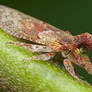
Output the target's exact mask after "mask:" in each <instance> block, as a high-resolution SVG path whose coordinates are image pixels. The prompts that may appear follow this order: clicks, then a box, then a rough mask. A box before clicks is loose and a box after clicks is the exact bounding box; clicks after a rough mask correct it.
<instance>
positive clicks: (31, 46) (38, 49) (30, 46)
mask: <svg viewBox="0 0 92 92" xmlns="http://www.w3.org/2000/svg"><path fill="white" fill-rule="evenodd" d="M7 44H13V45H16V46H19V47H23V48H25V49H27V50H28V51H30V52H53V50H52V49H51V48H50V47H48V46H44V45H36V44H28V43H23V42H7Z"/></svg>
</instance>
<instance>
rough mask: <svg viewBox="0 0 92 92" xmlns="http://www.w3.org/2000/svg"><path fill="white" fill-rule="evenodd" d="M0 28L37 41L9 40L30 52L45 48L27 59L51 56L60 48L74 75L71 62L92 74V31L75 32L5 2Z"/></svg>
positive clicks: (1, 11) (10, 33) (65, 63)
mask: <svg viewBox="0 0 92 92" xmlns="http://www.w3.org/2000/svg"><path fill="white" fill-rule="evenodd" d="M0 28H1V29H3V30H4V31H5V32H7V33H8V34H9V35H12V36H13V37H16V38H20V39H25V40H28V41H31V42H34V43H36V44H29V43H23V42H16V43H15V42H8V43H9V44H14V45H17V46H20V47H24V48H26V49H28V50H29V51H31V52H44V53H43V54H40V55H39V56H33V57H30V58H26V59H25V60H30V59H36V60H37V59H42V60H48V59H50V58H51V57H53V56H54V55H55V52H59V53H61V55H62V57H63V58H64V60H63V63H64V65H65V67H66V69H67V70H68V72H69V73H70V74H71V75H72V76H73V77H75V78H77V79H79V78H78V76H77V75H76V74H75V72H74V68H73V66H72V63H74V64H77V65H79V66H80V67H83V68H85V70H86V71H87V72H88V73H89V74H92V64H91V62H90V59H89V57H88V50H89V49H92V35H91V34H89V33H83V34H80V35H77V36H72V35H71V34H70V33H69V32H67V31H63V30H60V29H58V28H56V27H54V26H52V25H50V24H47V23H45V22H43V21H40V20H38V19H36V18H33V17H30V16H28V15H26V14H24V13H21V12H19V11H17V10H14V9H11V8H8V7H6V6H2V5H0Z"/></svg>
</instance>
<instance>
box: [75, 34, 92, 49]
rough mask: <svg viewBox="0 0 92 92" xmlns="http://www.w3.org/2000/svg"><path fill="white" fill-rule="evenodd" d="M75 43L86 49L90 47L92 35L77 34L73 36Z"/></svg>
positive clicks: (91, 46)
mask: <svg viewBox="0 0 92 92" xmlns="http://www.w3.org/2000/svg"><path fill="white" fill-rule="evenodd" d="M74 39H75V43H76V45H77V46H78V47H79V46H82V47H85V48H87V49H92V35H91V34H89V33H87V32H86V33H83V34H80V35H77V36H74Z"/></svg>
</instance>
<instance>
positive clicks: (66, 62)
mask: <svg viewBox="0 0 92 92" xmlns="http://www.w3.org/2000/svg"><path fill="white" fill-rule="evenodd" d="M63 63H64V66H65V68H66V69H67V71H68V72H69V73H70V74H71V75H72V76H73V77H74V78H76V79H78V80H79V78H78V76H77V75H76V74H75V71H74V67H73V66H72V63H71V61H70V60H68V59H65V60H64V61H63Z"/></svg>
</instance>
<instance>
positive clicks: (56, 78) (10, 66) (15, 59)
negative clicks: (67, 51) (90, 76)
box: [0, 30, 92, 92]
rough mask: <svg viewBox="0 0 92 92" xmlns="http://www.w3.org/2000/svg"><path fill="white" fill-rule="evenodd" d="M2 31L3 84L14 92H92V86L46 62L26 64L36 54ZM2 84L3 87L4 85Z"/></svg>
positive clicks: (0, 69)
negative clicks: (21, 46)
mask: <svg viewBox="0 0 92 92" xmlns="http://www.w3.org/2000/svg"><path fill="white" fill-rule="evenodd" d="M8 41H16V40H14V39H13V38H12V37H10V36H8V35H7V34H6V33H4V32H3V31H2V30H0V84H1V85H5V86H7V87H8V88H9V89H10V90H12V92H92V87H90V86H88V85H87V84H85V83H82V82H79V81H77V80H75V79H73V78H72V77H71V76H70V75H68V74H66V73H65V72H63V71H62V70H61V69H59V68H58V67H57V66H56V65H54V64H51V63H49V62H46V61H37V60H35V61H32V60H30V61H23V59H24V58H28V57H30V56H33V55H36V53H30V52H28V51H27V50H25V49H23V48H20V47H18V46H14V45H10V44H7V42H8ZM2 83H3V84H2Z"/></svg>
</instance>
